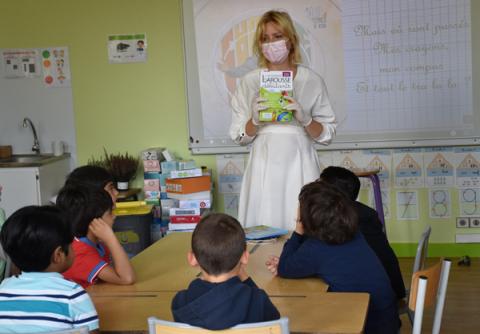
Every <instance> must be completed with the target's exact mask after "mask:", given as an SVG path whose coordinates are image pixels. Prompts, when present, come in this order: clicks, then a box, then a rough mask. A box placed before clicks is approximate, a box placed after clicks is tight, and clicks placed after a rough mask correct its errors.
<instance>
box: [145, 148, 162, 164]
mask: <svg viewBox="0 0 480 334" xmlns="http://www.w3.org/2000/svg"><path fill="white" fill-rule="evenodd" d="M164 150H165V148H164V147H150V148H147V149H145V150H143V151H142V160H159V161H162V160H164V157H163V155H162V152H163V151H164Z"/></svg>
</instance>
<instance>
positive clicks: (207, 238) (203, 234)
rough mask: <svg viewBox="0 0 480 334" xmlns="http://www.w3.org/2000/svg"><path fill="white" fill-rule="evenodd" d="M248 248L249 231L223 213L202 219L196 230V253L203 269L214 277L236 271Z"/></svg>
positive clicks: (193, 242)
mask: <svg viewBox="0 0 480 334" xmlns="http://www.w3.org/2000/svg"><path fill="white" fill-rule="evenodd" d="M246 247H247V245H246V242H245V232H244V231H243V228H242V226H241V225H240V223H239V222H238V221H237V220H236V219H235V218H233V217H231V216H229V215H226V214H223V213H212V214H209V215H208V216H206V217H204V218H202V220H201V221H200V223H198V225H197V227H196V228H195V231H193V235H192V251H193V255H194V256H195V258H196V261H197V262H198V264H199V265H200V267H201V268H202V270H204V271H205V272H206V273H207V274H209V275H212V276H218V275H221V274H225V273H229V272H231V271H232V270H234V269H235V268H236V267H237V266H238V264H239V263H240V259H241V257H242V255H243V254H244V252H245V250H246Z"/></svg>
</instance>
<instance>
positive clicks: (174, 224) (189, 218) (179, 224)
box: [168, 208, 201, 231]
mask: <svg viewBox="0 0 480 334" xmlns="http://www.w3.org/2000/svg"><path fill="white" fill-rule="evenodd" d="M200 219H201V215H200V209H196V208H190V209H181V208H171V209H170V223H169V224H168V229H169V230H170V231H193V230H194V229H195V227H196V226H197V224H198V223H199V222H200Z"/></svg>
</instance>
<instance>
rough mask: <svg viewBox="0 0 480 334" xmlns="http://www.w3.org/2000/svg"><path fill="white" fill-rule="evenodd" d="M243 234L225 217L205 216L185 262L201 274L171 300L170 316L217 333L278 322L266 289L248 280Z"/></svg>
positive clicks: (222, 215) (196, 229) (232, 220)
mask: <svg viewBox="0 0 480 334" xmlns="http://www.w3.org/2000/svg"><path fill="white" fill-rule="evenodd" d="M248 255H249V254H248V251H247V248H246V242H245V232H244V231H243V229H242V226H241V225H240V223H239V222H238V221H237V220H236V219H235V218H233V217H230V216H228V215H226V214H220V213H217V214H210V215H208V216H206V217H204V218H203V219H202V220H201V221H200V223H199V224H198V225H197V227H196V228H195V231H194V232H193V235H192V250H191V251H189V252H188V256H187V257H188V262H189V263H190V265H192V266H199V267H200V270H201V272H202V276H201V277H200V278H197V279H195V280H193V281H192V282H191V283H190V285H189V287H188V289H187V290H183V291H180V292H178V293H177V295H176V296H175V297H174V299H173V301H172V313H173V318H174V319H175V321H177V322H183V323H187V324H189V325H192V326H198V327H203V328H207V329H213V330H220V329H226V328H230V327H233V326H235V325H238V324H244V323H252V322H262V321H270V320H276V319H279V318H280V314H279V313H278V311H277V309H276V308H275V306H274V305H273V304H272V302H271V301H270V299H269V298H268V296H267V294H266V293H265V291H263V290H261V289H259V288H258V287H257V286H256V285H255V283H254V282H253V280H252V279H251V278H249V277H248V275H247V273H246V271H245V266H246V265H247V262H248Z"/></svg>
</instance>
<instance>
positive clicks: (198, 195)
mask: <svg viewBox="0 0 480 334" xmlns="http://www.w3.org/2000/svg"><path fill="white" fill-rule="evenodd" d="M167 195H168V198H173V199H176V200H179V201H185V200H203V199H205V198H211V196H212V194H211V192H210V190H207V191H199V192H195V193H190V194H175V193H167Z"/></svg>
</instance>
